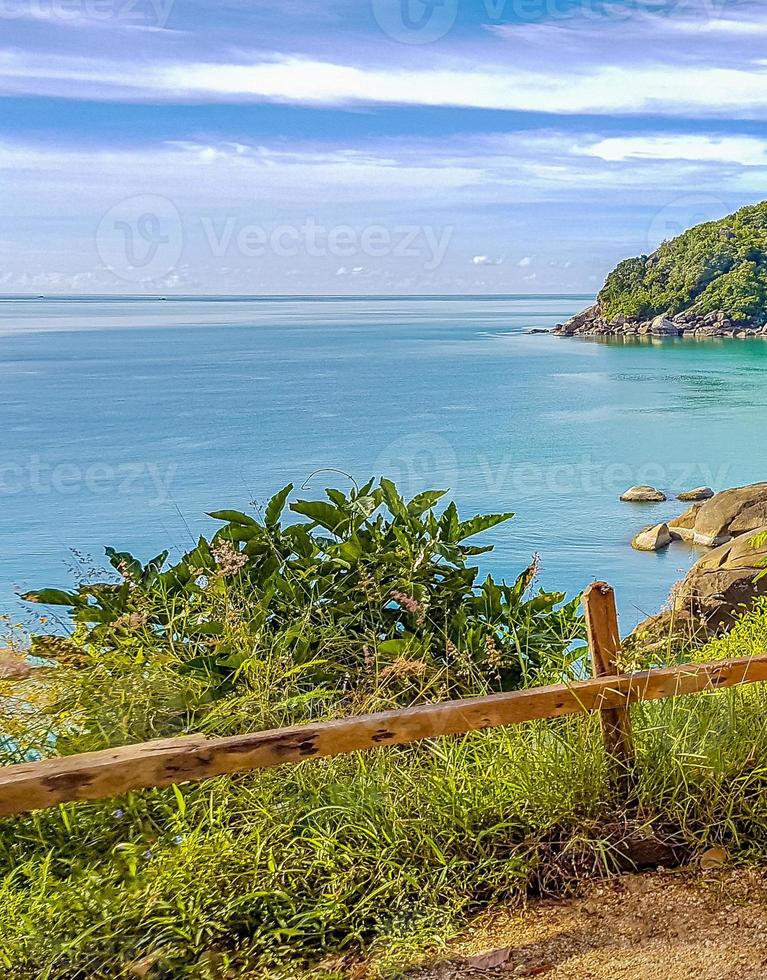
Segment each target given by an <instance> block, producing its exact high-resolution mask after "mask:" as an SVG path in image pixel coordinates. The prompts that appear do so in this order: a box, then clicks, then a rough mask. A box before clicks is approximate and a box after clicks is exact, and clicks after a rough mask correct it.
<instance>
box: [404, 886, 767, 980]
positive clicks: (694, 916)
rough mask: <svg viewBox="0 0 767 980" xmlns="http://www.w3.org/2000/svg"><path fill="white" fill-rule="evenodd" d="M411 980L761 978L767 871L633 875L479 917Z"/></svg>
mask: <svg viewBox="0 0 767 980" xmlns="http://www.w3.org/2000/svg"><path fill="white" fill-rule="evenodd" d="M441 960H442V961H441V962H439V963H435V964H434V965H433V966H431V967H428V968H425V969H421V970H419V971H417V972H415V973H413V974H411V977H412V980H459V978H460V980H464V978H466V980H469V978H481V977H486V978H492V977H498V978H504V980H506V978H508V977H534V976H545V977H546V978H547V980H560V978H565V977H566V978H568V980H693V978H694V980H729V978H732V980H757V978H759V980H762V978H765V977H767V871H765V870H761V869H760V870H753V869H749V870H723V869H718V870H716V871H712V872H707V873H702V872H697V873H691V872H689V871H687V872H685V871H682V872H680V871H676V872H656V873H653V874H641V875H629V876H625V877H622V878H619V879H616V880H615V881H612V882H604V881H603V882H600V883H596V884H593V885H590V886H588V887H586V888H584V889H582V890H581V893H580V894H578V895H577V896H576V897H574V898H571V899H565V900H557V901H546V900H535V901H531V902H529V903H528V904H527V906H526V907H525V908H524V909H517V910H513V911H512V910H509V911H501V912H494V913H492V914H488V915H487V916H484V917H482V918H481V919H479V920H477V921H476V922H475V923H474V924H473V925H472V926H471V927H470V928H469V929H468V930H467V931H466V933H465V934H464V935H463V936H462V937H461V938H460V939H459V940H458V941H456V942H455V943H454V944H452V945H451V947H450V949H449V950H448V952H447V954H445V955H444V956H443V957H442V958H441Z"/></svg>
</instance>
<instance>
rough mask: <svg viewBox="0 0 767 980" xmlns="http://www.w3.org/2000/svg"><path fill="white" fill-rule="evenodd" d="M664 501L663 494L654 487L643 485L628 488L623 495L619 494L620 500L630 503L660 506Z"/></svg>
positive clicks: (664, 496)
mask: <svg viewBox="0 0 767 980" xmlns="http://www.w3.org/2000/svg"><path fill="white" fill-rule="evenodd" d="M665 499H666V495H665V493H663V492H662V491H660V490H656V489H655V487H648V486H645V485H644V484H642V485H640V486H636V487H629V488H628V490H626V492H625V493H622V494H621V500H625V501H629V502H630V503H655V504H660V503H663V501H664V500H665Z"/></svg>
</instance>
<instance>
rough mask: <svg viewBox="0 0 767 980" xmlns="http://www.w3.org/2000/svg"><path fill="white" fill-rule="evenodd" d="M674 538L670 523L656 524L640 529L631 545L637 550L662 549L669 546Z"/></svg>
mask: <svg viewBox="0 0 767 980" xmlns="http://www.w3.org/2000/svg"><path fill="white" fill-rule="evenodd" d="M672 540H673V539H672V537H671V533H670V531H669V529H668V524H654V525H653V526H652V527H646V528H645V529H644V531H640V532H639V534H637V535H636V537H635V538H634V539H633V541H632V542H631V547H632V548H636V550H637V551H660V550H661V548H667V547H668V546H669V545H670V544H671V541H672Z"/></svg>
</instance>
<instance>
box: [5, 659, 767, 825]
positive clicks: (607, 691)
mask: <svg viewBox="0 0 767 980" xmlns="http://www.w3.org/2000/svg"><path fill="white" fill-rule="evenodd" d="M764 680H767V656H761V657H754V658H744V659H740V660H729V661H723V662H721V663H714V664H695V665H687V666H683V667H667V668H663V669H660V670H650V671H642V672H641V673H636V674H619V675H614V676H607V677H599V678H596V679H594V680H586V681H578V682H576V683H573V684H554V685H550V686H549V687H539V688H533V689H530V690H526V691H514V692H512V693H510V694H496V695H492V696H490V697H483V698H473V699H467V700H463V701H447V702H443V703H441V704H429V705H423V706H419V707H416V708H405V709H402V710H399V711H385V712H381V713H379V714H373V715H362V716H358V717H350V718H341V719H338V720H337V721H328V722H321V723H318V724H315V725H303V726H300V727H295V728H283V729H274V730H272V731H264V732H254V733H250V734H247V735H234V736H229V737H226V738H211V739H207V738H204V737H202V736H195V735H191V736H184V737H180V738H172V739H160V740H156V741H153V742H144V743H141V744H139V745H127V746H124V747H121V748H115V749H105V750H103V751H99V752H84V753H82V754H80V755H73V756H66V757H64V758H61V759H48V760H45V761H43V762H32V763H26V764H21V765H12V766H6V767H4V768H0V816H7V815H9V814H14V813H25V812H27V811H30V810H37V809H42V808H44V807H48V806H52V805H54V804H57V803H64V802H66V801H71V800H93V799H99V798H102V797H108V796H116V795H118V794H120V793H125V792H127V791H128V790H135V789H144V788H146V787H150V786H167V785H169V784H171V783H183V782H185V781H187V780H197V779H206V778H208V777H210V776H218V775H222V774H224V773H234V772H245V771H247V770H252V769H267V768H271V767H273V766H280V765H283V764H284V763H295V762H300V761H301V760H303V759H310V758H314V759H317V758H321V757H323V756H332V755H340V754H342V753H345V752H354V751H357V750H364V749H373V748H376V747H379V746H382V745H403V744H405V743H408V742H415V741H418V740H419V739H424V738H432V737H435V736H440V735H456V734H462V733H465V732H469V731H473V730H478V729H485V728H491V727H494V726H499V725H514V724H518V723H520V722H524V721H531V720H533V719H537V718H556V717H560V716H562V715H570V714H576V713H578V712H583V711H600V710H604V709H605V708H619V707H626V706H628V705H629V704H631V703H633V702H636V701H648V700H654V699H658V698H670V697H674V696H676V695H680V694H695V693H699V692H701V691H706V690H719V689H720V688H725V687H732V686H734V685H737V684H749V683H753V682H755V681H764Z"/></svg>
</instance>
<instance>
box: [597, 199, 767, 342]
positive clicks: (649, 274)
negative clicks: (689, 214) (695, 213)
mask: <svg viewBox="0 0 767 980" xmlns="http://www.w3.org/2000/svg"><path fill="white" fill-rule="evenodd" d="M599 307H600V310H601V312H602V314H603V316H604V317H605V318H606V319H612V318H614V317H617V316H628V317H636V318H638V319H647V318H649V317H652V316H656V315H657V314H659V313H669V314H672V315H673V314H675V313H681V312H683V311H688V310H689V311H691V312H693V313H699V314H707V313H724V314H725V315H726V316H727V317H728V318H730V319H732V320H736V321H744V322H750V323H754V324H763V323H765V322H766V321H767V202H765V201H763V202H762V203H760V204H755V205H753V206H751V207H745V208H741V209H740V210H739V211H736V212H735V214H731V215H728V216H727V217H726V218H722V219H721V220H719V221H708V222H705V223H704V224H701V225H697V226H695V227H694V228H690V229H689V230H688V231H685V232H684V233H683V234H681V235H679V236H678V237H677V238H674V239H672V240H671V241H666V242H663V244H662V245H661V246H660V247H659V248H658V249H657V250H656V251H655V252H654V253H653V254H652V255H650V256H646V255H642V256H640V257H638V258H632V259H626V260H625V261H624V262H621V263H620V264H619V265H618V266H616V268H615V269H614V270H613V271H612V272H611V273H610V275H609V276H608V277H607V280H606V281H605V284H604V287H603V288H602V290H601V292H600V293H599Z"/></svg>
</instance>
